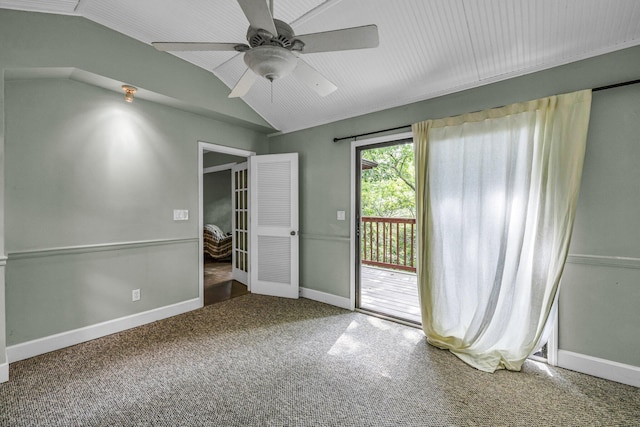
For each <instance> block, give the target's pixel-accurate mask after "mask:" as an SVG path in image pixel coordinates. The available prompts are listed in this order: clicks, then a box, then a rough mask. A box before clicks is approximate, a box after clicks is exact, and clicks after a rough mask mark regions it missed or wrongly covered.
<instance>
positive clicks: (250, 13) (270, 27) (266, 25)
mask: <svg viewBox="0 0 640 427" xmlns="http://www.w3.org/2000/svg"><path fill="white" fill-rule="evenodd" d="M238 3H239V4H240V7H241V8H242V11H243V12H244V14H245V16H246V17H247V19H248V20H249V24H250V25H251V26H252V27H253V28H255V29H263V30H267V31H269V32H270V33H271V34H272V35H274V36H277V35H278V30H276V24H275V23H274V22H273V16H271V11H269V5H268V4H267V1H266V0H238Z"/></svg>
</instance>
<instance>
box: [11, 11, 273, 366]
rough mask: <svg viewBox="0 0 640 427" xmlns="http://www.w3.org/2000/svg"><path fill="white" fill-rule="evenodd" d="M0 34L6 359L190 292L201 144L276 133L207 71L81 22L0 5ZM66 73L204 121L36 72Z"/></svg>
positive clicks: (193, 291) (253, 145)
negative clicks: (138, 295)
mask: <svg viewBox="0 0 640 427" xmlns="http://www.w3.org/2000/svg"><path fill="white" fill-rule="evenodd" d="M0 40H2V42H1V43H0V73H1V76H2V80H0V170H1V173H0V224H2V226H0V365H2V364H3V363H5V362H6V353H5V349H6V345H13V344H17V343H22V342H25V341H29V340H32V339H35V338H39V337H44V336H48V335H51V334H55V333H58V332H65V331H68V330H72V329H75V328H79V327H82V326H87V325H92V324H95V323H98V322H103V321H108V320H113V319H117V318H121V317H122V316H126V315H130V314H135V313H140V312H144V311H147V310H150V309H154V308H158V307H164V306H167V305H170V304H172V303H176V302H182V301H186V300H190V299H192V298H196V297H197V296H198V286H197V280H198V277H197V262H198V257H199V256H200V255H199V254H198V253H197V239H198V236H199V230H198V229H197V228H198V227H197V223H198V214H197V209H198V164H197V162H198V152H197V150H198V144H197V142H198V141H199V140H202V141H207V142H211V143H214V144H220V145H227V146H232V147H236V148H241V149H245V150H251V151H256V152H258V153H265V152H267V143H266V136H265V133H268V132H272V131H273V130H272V128H271V127H270V126H269V125H268V124H267V123H266V122H265V121H264V120H263V119H262V118H261V117H260V116H259V115H257V114H256V113H255V112H254V111H253V110H251V108H249V107H248V106H247V105H246V104H244V102H243V101H242V100H240V99H228V98H227V94H228V91H229V89H228V88H227V87H226V86H225V85H224V84H223V83H221V82H220V81H219V80H218V79H217V78H215V76H213V74H211V73H210V72H208V71H206V70H202V69H200V68H197V67H195V66H193V65H191V64H188V63H186V62H185V61H182V60H180V59H178V58H176V57H173V56H171V55H169V54H167V53H162V52H157V51H156V50H155V49H153V48H152V47H150V46H147V45H144V44H142V43H139V42H137V41H135V40H133V39H130V38H128V37H126V36H123V35H122V34H119V33H116V32H114V31H111V30H109V29H106V28H104V27H102V26H100V25H98V24H95V23H92V22H90V21H88V20H85V19H83V18H79V17H68V16H60V15H48V14H39V13H26V12H17V11H10V10H6V9H0ZM60 68H65V69H69V68H72V69H77V70H82V71H83V72H88V73H91V75H95V76H97V77H98V78H99V79H104V78H106V79H108V80H110V81H115V82H116V83H118V84H124V83H127V84H132V85H134V86H137V87H138V88H140V89H143V90H144V91H147V92H153V93H155V94H158V95H161V96H162V97H165V98H170V99H172V103H173V104H174V105H182V106H184V109H185V110H189V111H192V112H193V111H196V112H199V113H200V114H194V113H192V112H187V111H184V110H178V109H176V108H170V107H168V106H165V105H160V104H155V103H152V102H147V101H144V100H143V99H137V100H136V101H135V102H134V103H133V104H126V103H124V102H123V96H122V93H121V92H117V91H109V90H105V89H101V88H98V87H95V86H91V85H88V84H85V83H81V82H79V81H75V80H70V79H40V78H34V76H51V75H52V74H55V72H53V73H52V70H53V71H55V70H57V69H60ZM7 70H8V72H7ZM5 77H6V78H5ZM5 151H6V153H5ZM5 154H6V156H5ZM173 209H188V210H189V211H190V219H189V220H188V221H185V222H174V221H173V220H172V210H173ZM5 214H6V217H5ZM5 240H6V244H5ZM136 242H137V243H136ZM5 246H6V247H5ZM4 254H8V261H7V265H6V268H5V266H4V265H2V264H3V260H4V257H3V256H2V255H4ZM5 278H6V286H5ZM135 288H140V289H141V290H142V299H141V301H139V302H135V303H134V302H131V290H132V289H135ZM5 297H6V301H5ZM5 331H6V332H8V336H7V335H6V334H5Z"/></svg>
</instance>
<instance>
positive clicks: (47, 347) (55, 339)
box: [0, 298, 202, 379]
mask: <svg viewBox="0 0 640 427" xmlns="http://www.w3.org/2000/svg"><path fill="white" fill-rule="evenodd" d="M201 307H202V302H201V301H200V299H199V298H195V299H192V300H188V301H183V302H179V303H176V304H172V305H168V306H166V307H160V308H156V309H153V310H149V311H145V312H143V313H137V314H132V315H130V316H125V317H121V318H119V319H114V320H109V321H106V322H102V323H97V324H95V325H91V326H85V327H84V328H79V329H74V330H72V331H67V332H62V333H59V334H55V335H50V336H48V337H44V338H38V339H35V340H33V341H28V342H25V343H21V344H16V345H12V346H10V347H7V361H8V362H9V363H13V362H17V361H18V360H24V359H28V358H30V357H34V356H38V355H40V354H44V353H48V352H50V351H55V350H60V349H61V348H65V347H69V346H72V345H76V344H80V343H82V342H86V341H91V340H94V339H96V338H100V337H104V336H107V335H111V334H114V333H116V332H121V331H124V330H127V329H131V328H135V327H137V326H142V325H145V324H147V323H151V322H155V321H157V320H161V319H166V318H167V317H172V316H176V315H178V314H182V313H186V312H188V311H192V310H196V309H198V308H201ZM7 377H8V370H7ZM1 378H2V365H0V379H1Z"/></svg>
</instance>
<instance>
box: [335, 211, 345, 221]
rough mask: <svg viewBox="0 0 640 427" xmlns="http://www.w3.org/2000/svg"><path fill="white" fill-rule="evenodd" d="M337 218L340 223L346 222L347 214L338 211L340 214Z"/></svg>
mask: <svg viewBox="0 0 640 427" xmlns="http://www.w3.org/2000/svg"><path fill="white" fill-rule="evenodd" d="M336 217H337V219H338V221H344V220H345V219H346V217H345V212H344V211H338V214H337V216H336Z"/></svg>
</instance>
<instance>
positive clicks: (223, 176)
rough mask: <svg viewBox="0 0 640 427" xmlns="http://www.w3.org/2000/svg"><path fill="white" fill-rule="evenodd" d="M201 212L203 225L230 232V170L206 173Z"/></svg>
mask: <svg viewBox="0 0 640 427" xmlns="http://www.w3.org/2000/svg"><path fill="white" fill-rule="evenodd" d="M202 184H203V189H202V193H203V197H202V210H203V211H204V222H203V223H204V224H215V225H217V226H218V227H220V229H221V230H222V231H224V232H225V233H227V232H230V231H231V210H232V209H231V208H232V206H231V170H230V169H227V170H223V171H220V172H212V173H207V174H205V175H204V177H203V181H202Z"/></svg>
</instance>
